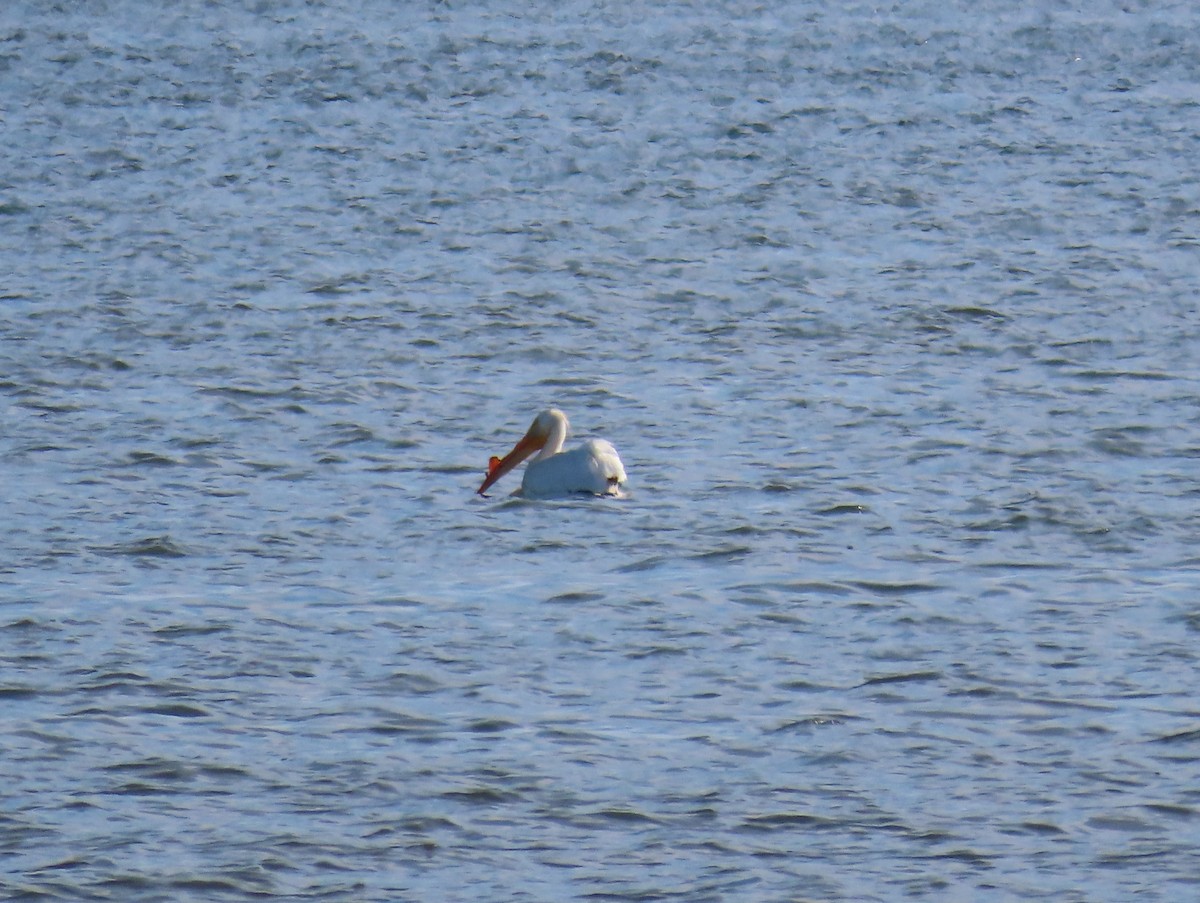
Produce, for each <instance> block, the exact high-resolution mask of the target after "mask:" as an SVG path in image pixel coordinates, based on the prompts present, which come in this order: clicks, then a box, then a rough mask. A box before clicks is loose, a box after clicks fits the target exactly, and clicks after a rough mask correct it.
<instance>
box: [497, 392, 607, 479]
mask: <svg viewBox="0 0 1200 903" xmlns="http://www.w3.org/2000/svg"><path fill="white" fill-rule="evenodd" d="M569 429H570V423H569V422H568V421H567V415H566V414H564V413H563V412H562V411H560V410H558V409H557V408H550V409H548V410H545V411H542V413H540V414H538V415H537V417H536V418H535V419H534V421H533V424H532V425H531V426H530V427H529V431H528V432H527V433H525V435H524V436H523V437H522V438H521V440H520V441H519V442H518V443H517V444H516V445H515V446H513V450H512V451H510V452H509V453H508V454H507V455H505V456H504V458H492V460H491V462H490V463H489V466H488V474H487V477H486V478H485V479H484V481H483V484H482V485H481V486H480V487H479V494H480V495H483V494H484V492H486V491H487V489H488V488H489V487H490V486H491V485H492V484H493V483H495V482H496V481H497V480H499V479H500V478H501V477H502V476H504V475H505V474H506V473H508V472H509V471H511V470H513V469H515V468H516V466H517V465H518V464H520V463H521V462H522V461H524V460H525V459H526V458H528V457H529V456H530V455H532V454H533V453H534V452H535V451H537V452H538V455H537V457H536V458H534V459H533V460H532V461H530V462H529V465H528V466H527V467H526V468H525V475H524V477H522V479H521V494H522V495H524V496H525V497H526V498H535V499H545V498H555V497H558V496H564V495H573V494H575V493H580V492H587V493H592V494H593V495H620V494H621V488H622V486H623V484H624V483H625V480H626V477H625V466H624V465H623V464H622V463H621V458H620V456H619V455H618V454H617V450H616V449H615V448H613V447H612V443H610V442H606V441H605V440H603V439H588V440H586V441H585V442H583V443H582V444H581V445H579V446H578V447H577V448H573V449H571V450H570V451H563V450H562V447H563V444H564V443H565V442H566V440H567V431H568V430H569ZM539 450H540V451H539Z"/></svg>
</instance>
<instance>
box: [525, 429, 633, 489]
mask: <svg viewBox="0 0 1200 903" xmlns="http://www.w3.org/2000/svg"><path fill="white" fill-rule="evenodd" d="M549 447H550V446H549V445H548V444H547V446H546V448H549ZM545 452H546V449H542V454H540V455H538V456H537V457H536V458H534V459H533V460H532V461H530V462H529V464H528V465H527V466H526V468H525V475H524V476H523V477H522V478H521V494H522V495H523V496H525V498H528V499H547V498H555V497H556V496H563V495H573V494H574V493H576V492H591V493H594V494H595V495H620V493H621V484H622V483H624V482H625V465H623V464H622V463H621V459H620V457H619V456H618V455H617V450H616V449H615V448H613V447H612V443H611V442H607V441H605V440H604V439H588V440H586V441H585V442H584V443H583V444H582V445H580V446H578V447H577V448H573V449H571V450H570V451H560V452H555V453H554V454H550V455H547V454H546V453H545Z"/></svg>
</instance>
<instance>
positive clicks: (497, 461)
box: [477, 408, 571, 495]
mask: <svg viewBox="0 0 1200 903" xmlns="http://www.w3.org/2000/svg"><path fill="white" fill-rule="evenodd" d="M570 426H571V424H570V423H569V422H568V420H567V415H566V414H564V413H563V412H562V411H560V410H559V409H558V408H547V409H546V410H544V411H542V413H540V414H538V415H537V416H536V417H535V418H533V423H532V424H530V426H529V429H528V430H527V431H526V433H525V435H524V436H522V437H521V440H520V441H519V442H518V443H517V444H516V445H514V446H513V450H512V451H510V452H509V453H508V454H507V455H505V456H504V457H503V458H497V457H495V456H493V457H492V459H491V460H490V461H488V472H487V476H486V477H484V479H483V483H482V485H480V487H479V489H478V490H477V491H478V493H479V494H480V495H483V494H484V493H485V492H486V491H487V490H488V488H489V487H490V486H491V485H492V484H493V483H495V482H496V481H497V480H499V479H500V478H501V477H502V476H504V475H505V474H506V473H508V472H509V471H510V470H512V469H513V468H514V467H516V466H517V465H518V464H520V463H521V462H522V461H524V460H525V459H526V458H528V457H529V456H530V455H532V454H533V453H534V452H535V451H539V450H542V451H543V453H546V452H548V453H549V454H551V455H554V454H557V453H558V452H559V451H560V450H561V449H562V444H563V442H564V440H565V439H566V438H567V430H568V429H569V428H570Z"/></svg>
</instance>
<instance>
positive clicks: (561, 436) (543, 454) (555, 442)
mask: <svg viewBox="0 0 1200 903" xmlns="http://www.w3.org/2000/svg"><path fill="white" fill-rule="evenodd" d="M547 415H548V417H547V419H549V421H550V431H549V433H547V435H546V444H545V445H543V446H542V450H541V451H540V452H539V453H538V456H537V457H536V458H534V459H533V460H535V461H545V460H546V459H547V458H550V457H553V456H554V455H557V454H558V453H559V452H560V451H562V447H563V445H564V444H566V441H567V427H568V424H567V417H566V415H565V414H563V412H562V411H557V410H552V411H547V412H546V414H545V415H543V416H547Z"/></svg>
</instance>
